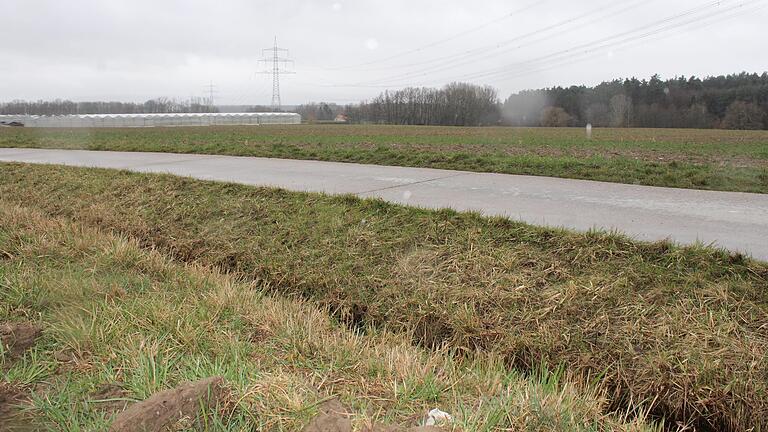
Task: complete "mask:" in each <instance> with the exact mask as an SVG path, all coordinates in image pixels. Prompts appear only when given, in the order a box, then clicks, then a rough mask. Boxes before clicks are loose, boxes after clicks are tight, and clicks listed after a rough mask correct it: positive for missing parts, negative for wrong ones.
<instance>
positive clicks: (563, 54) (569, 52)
mask: <svg viewBox="0 0 768 432" xmlns="http://www.w3.org/2000/svg"><path fill="white" fill-rule="evenodd" d="M755 1H758V2H759V1H762V0H751V1H747V2H743V3H740V4H737V5H736V6H732V7H731V8H729V9H726V10H725V11H717V12H715V13H712V14H709V15H705V16H701V15H699V16H697V14H699V13H701V12H705V11H706V10H707V9H711V8H713V7H718V6H720V5H721V4H722V3H729V0H722V1H714V2H710V3H707V4H705V5H702V6H698V7H696V8H693V9H689V10H686V11H683V12H681V13H678V14H675V15H672V16H669V17H666V18H664V19H662V20H659V21H655V22H652V23H650V24H647V25H644V26H640V27H637V28H634V29H632V30H629V31H624V32H620V33H618V34H615V35H612V36H609V37H604V38H601V39H598V40H595V41H591V42H589V43H586V44H581V45H577V46H575V47H571V48H568V49H565V50H561V51H557V52H554V53H551V54H548V55H545V56H540V57H537V58H534V59H531V60H527V61H524V62H519V63H515V64H511V65H507V66H504V67H502V68H494V69H491V70H486V71H481V72H474V73H470V74H465V75H462V76H459V77H457V78H455V79H477V78H487V77H491V76H495V75H506V74H508V73H509V72H510V68H511V67H518V70H519V67H520V66H525V65H530V64H536V63H541V62H551V61H553V60H554V61H562V60H567V59H568V58H569V57H574V56H579V55H583V54H585V53H589V52H593V51H595V50H597V49H602V48H606V47H610V46H612V45H622V44H626V43H627V42H632V41H633V40H636V39H638V38H639V39H642V38H647V37H649V36H652V35H654V34H657V33H659V32H663V31H666V30H669V29H673V28H674V27H677V26H683V25H687V24H690V23H695V22H696V21H699V20H701V19H705V18H710V17H712V16H714V15H717V14H719V13H721V12H723V13H725V12H730V11H732V10H734V9H738V8H741V7H743V6H745V5H747V4H751V3H754V2H755ZM690 16H694V18H693V19H690V20H688V21H685V22H682V23H680V22H678V21H679V20H680V19H681V18H683V19H684V18H687V17H690ZM664 24H667V25H666V27H661V28H657V27H659V26H661V25H664ZM654 28H655V30H650V31H647V30H649V29H654ZM643 31H647V32H646V33H643V34H639V35H637V34H635V33H640V32H643ZM622 37H624V38H623V39H620V38H622ZM615 39H619V40H618V41H614V42H610V41H612V40H615ZM600 44H602V45H600ZM582 49H583V51H582ZM448 69H451V68H450V67H448V68H442V70H448ZM513 70H514V69H513ZM437 72H438V73H439V72H440V71H437ZM426 75H427V74H426V73H422V74H420V75H419V76H426ZM410 76H415V74H411V75H410ZM387 81H391V80H387ZM385 82H386V81H385ZM408 84H410V83H408ZM408 84H406V85H408ZM393 86H396V84H389V85H369V86H365V85H361V87H383V88H386V87H393Z"/></svg>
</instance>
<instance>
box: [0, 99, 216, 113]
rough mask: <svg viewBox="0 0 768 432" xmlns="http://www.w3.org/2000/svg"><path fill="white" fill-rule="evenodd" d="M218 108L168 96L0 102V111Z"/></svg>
mask: <svg viewBox="0 0 768 432" xmlns="http://www.w3.org/2000/svg"><path fill="white" fill-rule="evenodd" d="M207 112H218V109H216V107H213V106H211V105H210V104H208V103H207V102H206V101H204V100H203V99H198V98H193V99H189V100H186V101H179V100H176V99H170V98H164V97H161V98H157V99H151V100H148V101H146V102H142V103H135V102H73V101H70V100H61V99H56V100H53V101H43V100H39V101H23V100H15V101H12V102H7V103H1V104H0V115H74V114H160V113H163V114H166V113H207Z"/></svg>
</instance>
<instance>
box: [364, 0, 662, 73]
mask: <svg viewBox="0 0 768 432" xmlns="http://www.w3.org/2000/svg"><path fill="white" fill-rule="evenodd" d="M650 1H655V0H650ZM648 3H649V1H647V0H639V1H637V2H635V3H630V5H629V6H626V7H624V8H621V9H619V10H618V11H613V12H611V13H609V14H607V15H603V16H598V17H597V18H595V19H592V20H589V21H586V22H582V23H581V24H579V25H577V26H576V27H573V28H570V29H568V28H566V29H564V30H561V31H560V32H557V33H552V34H549V35H545V36H543V37H540V38H538V39H534V40H533V41H530V42H527V43H523V44H519V45H517V46H514V47H512V48H509V49H506V50H504V51H502V52H510V51H514V50H518V49H520V48H523V47H527V46H530V45H533V44H535V43H539V42H542V41H545V40H547V39H551V38H553V37H555V36H558V35H560V34H563V33H566V32H568V31H573V30H576V29H579V28H581V27H584V26H586V25H588V24H591V23H592V22H594V21H595V20H597V19H606V18H609V17H612V16H615V15H619V14H621V13H624V12H627V11H629V10H631V9H633V8H636V7H638V6H641V5H647V4H648ZM615 6H622V4H621V3H613V4H612V5H609V6H600V7H598V8H596V9H593V10H590V11H588V12H586V13H583V14H581V15H578V16H576V17H573V18H568V19H565V20H562V21H559V22H557V23H554V24H552V25H549V26H546V27H543V28H541V29H538V30H534V31H531V32H528V33H525V34H522V35H519V36H515V37H513V38H511V39H507V40H504V41H502V42H498V43H495V44H491V45H487V46H484V47H480V48H475V49H472V50H469V51H465V52H462V53H457V54H451V55H448V56H443V57H439V58H435V59H431V60H426V61H423V62H420V63H413V64H411V65H410V66H419V65H425V64H430V63H437V64H435V65H433V66H428V67H426V68H423V69H417V70H414V71H410V72H405V73H401V74H396V75H392V76H389V77H387V78H383V79H380V80H376V82H378V83H386V82H390V81H398V80H402V79H407V78H411V77H417V76H424V75H426V74H427V73H429V72H431V71H435V70H436V71H438V72H440V71H442V70H445V69H446V68H447V67H449V68H452V69H455V68H456V67H458V66H463V65H467V64H472V63H475V62H476V61H477V60H480V59H483V58H489V57H493V56H497V55H498V54H500V53H492V51H496V50H498V49H501V48H502V47H504V46H506V45H509V44H510V43H513V42H517V41H522V40H526V39H529V38H531V37H532V36H536V35H537V34H541V33H546V32H548V31H550V30H554V29H557V28H560V27H564V26H568V25H570V24H574V23H577V22H579V21H581V20H583V19H585V18H588V17H590V16H591V15H594V14H595V13H600V12H604V11H610V10H611V9H612V8H614V7H615ZM484 53H489V54H487V55H485V56H482V57H479V58H474V57H477V56H480V55H482V54H484ZM462 59H467V60H465V61H460V60H462ZM364 83H365V82H363V83H358V84H357V85H360V84H364Z"/></svg>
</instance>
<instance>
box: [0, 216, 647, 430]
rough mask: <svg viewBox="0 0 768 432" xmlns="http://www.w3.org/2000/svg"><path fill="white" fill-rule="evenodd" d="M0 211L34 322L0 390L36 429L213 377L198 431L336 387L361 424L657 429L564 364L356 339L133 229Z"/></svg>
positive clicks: (271, 413)
mask: <svg viewBox="0 0 768 432" xmlns="http://www.w3.org/2000/svg"><path fill="white" fill-rule="evenodd" d="M0 220H2V221H3V223H2V225H0V256H1V257H2V259H1V260H0V288H2V289H0V322H16V321H20V320H23V321H27V322H28V321H34V322H35V323H36V324H38V325H40V326H41V327H42V328H43V329H44V336H43V337H42V339H41V340H39V341H38V343H37V344H36V345H35V346H34V347H33V348H32V350H31V351H29V352H27V353H26V354H25V356H24V357H23V358H21V359H20V360H18V361H11V360H9V359H7V358H5V357H4V356H2V355H0V370H2V371H3V379H2V381H0V389H2V388H14V389H16V392H17V393H19V394H25V395H26V398H28V399H29V400H30V402H28V403H26V404H24V403H23V399H24V398H23V397H22V398H20V399H21V400H22V406H24V407H25V408H26V409H27V410H28V412H27V414H26V416H24V417H23V419H24V420H23V421H25V422H32V421H34V423H35V424H34V425H33V426H34V427H36V428H40V429H47V430H57V431H58V430H67V431H85V430H107V428H108V427H109V424H110V423H111V420H112V418H113V415H114V414H115V413H116V412H119V411H120V410H121V409H122V406H124V405H125V403H126V402H128V401H132V400H142V399H145V398H147V397H148V396H149V395H151V394H153V393H155V392H157V391H159V390H163V389H166V388H169V387H174V386H175V385H176V384H178V383H179V382H182V381H188V380H196V379H200V378H204V377H208V376H212V375H220V376H223V377H225V379H226V383H227V386H228V390H229V392H228V396H227V398H226V399H227V400H226V401H225V402H224V403H222V404H220V405H219V406H218V407H217V408H216V409H214V410H211V412H208V413H206V414H207V416H206V417H207V418H208V423H207V424H206V425H204V427H202V428H200V429H203V430H217V431H218V430H229V431H240V430H285V431H295V430H300V429H301V428H302V427H303V426H304V425H305V424H306V423H307V422H308V421H309V419H310V418H311V417H313V416H314V415H315V413H316V412H317V407H318V405H319V404H320V403H321V402H322V401H323V400H327V399H328V398H330V397H339V398H340V399H341V400H342V401H343V402H344V403H346V404H348V405H349V406H350V407H352V412H353V414H354V415H353V424H355V425H356V427H357V428H364V427H366V426H369V425H371V424H372V423H374V422H378V423H385V424H407V423H409V422H414V420H413V419H414V417H420V416H423V414H424V413H426V412H427V410H429V409H430V408H434V407H435V406H439V407H441V408H442V409H444V410H449V411H450V412H452V413H454V415H455V420H456V426H457V427H459V428H460V429H463V430H478V431H481V430H487V431H490V430H547V431H563V432H566V431H621V430H623V431H637V432H641V431H649V432H650V431H653V430H658V429H657V428H654V427H652V426H650V425H649V424H647V423H646V422H644V421H643V420H641V419H635V420H626V419H622V418H619V417H616V416H605V415H604V414H603V412H604V411H605V408H606V405H607V400H606V398H605V395H604V394H602V393H601V392H599V391H597V390H595V389H593V388H590V387H589V386H587V385H585V384H583V383H582V384H580V382H581V381H579V380H575V381H571V380H570V379H569V378H568V377H567V376H565V375H563V373H562V371H561V370H560V371H555V372H546V371H543V369H542V370H541V371H540V372H539V373H538V374H536V375H533V376H528V377H525V376H522V375H520V374H519V373H516V372H513V371H509V370H508V369H507V368H505V366H504V364H503V362H502V361H501V359H500V358H499V357H498V356H494V355H487V354H484V353H477V354H476V355H473V356H471V358H470V357H463V358H457V357H456V356H454V355H451V353H450V352H437V353H435V352H428V351H425V350H423V349H418V348H415V347H413V346H411V345H410V344H409V341H408V339H407V338H406V337H404V336H403V335H395V334H392V333H388V332H376V331H371V332H370V333H369V334H367V335H366V336H362V335H360V334H356V333H353V332H350V331H349V330H347V329H346V328H345V327H343V326H340V325H339V324H337V323H334V322H332V321H331V320H330V319H329V318H328V315H327V314H326V313H325V312H323V311H322V310H319V309H317V308H316V307H314V306H313V305H311V304H308V303H305V302H303V301H300V300H295V299H294V300H289V299H281V298H274V297H270V296H267V295H265V293H264V290H263V289H262V287H261V286H259V284H256V283H251V282H246V281H242V280H237V279H236V278H234V277H232V276H227V275H223V274H221V273H220V272H218V271H215V270H212V269H210V268H206V267H203V266H200V265H197V264H190V265H183V264H180V263H175V262H173V261H172V260H170V259H169V258H168V257H166V256H164V255H162V254H161V253H159V252H157V251H151V250H146V249H142V248H141V247H140V245H139V243H138V242H137V241H135V240H130V239H127V238H124V237H121V236H117V235H110V234H107V233H105V232H102V231H99V230H97V229H94V228H87V227H83V226H82V225H80V224H77V223H71V222H67V221H64V220H62V219H56V218H50V217H47V216H43V215H41V214H40V213H38V212H34V211H30V210H28V209H24V208H20V207H15V206H12V205H8V204H6V203H0ZM4 420H8V419H3V418H0V422H3V421H4ZM21 421H22V420H16V422H17V423H18V426H21V424H20V423H21ZM5 426H9V425H8V424H6V425H5ZM5 426H0V428H2V429H4V428H5ZM27 426H28V427H31V426H30V425H29V424H27ZM187 426H189V425H187ZM181 429H185V430H186V428H185V427H184V425H180V429H179V430H181ZM190 429H191V428H190ZM200 429H198V428H195V430H200ZM23 430H29V429H26V428H25V429H23ZM36 430H38V429H36ZM356 430H360V429H356Z"/></svg>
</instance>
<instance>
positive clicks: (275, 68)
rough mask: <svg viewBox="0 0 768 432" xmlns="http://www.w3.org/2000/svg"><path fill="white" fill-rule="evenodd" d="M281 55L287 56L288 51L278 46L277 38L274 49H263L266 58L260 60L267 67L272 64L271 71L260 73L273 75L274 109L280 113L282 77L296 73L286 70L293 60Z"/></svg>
mask: <svg viewBox="0 0 768 432" xmlns="http://www.w3.org/2000/svg"><path fill="white" fill-rule="evenodd" d="M281 53H285V55H286V56H287V55H288V50H287V49H284V48H280V47H278V46H277V36H275V45H274V46H273V47H272V48H265V49H263V50H262V55H263V56H264V58H262V59H261V60H259V62H264V64H265V66H267V65H269V64H270V63H271V64H272V69H271V70H264V71H260V72H259V73H261V74H270V75H272V109H273V110H274V111H280V107H281V102H280V75H283V74H292V73H295V72H292V71H289V70H286V69H285V67H286V66H287V65H288V63H293V60H290V59H288V58H285V57H280V54H281ZM281 65H282V67H281Z"/></svg>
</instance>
